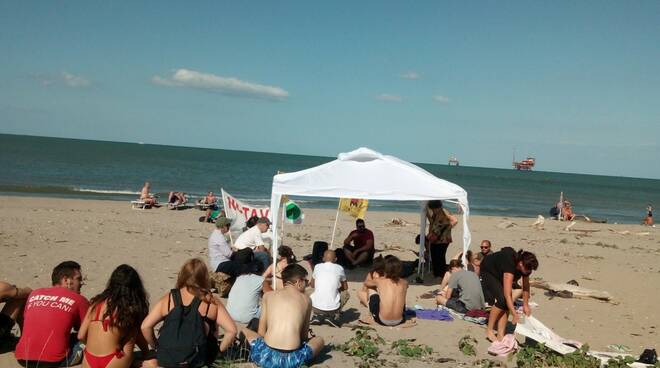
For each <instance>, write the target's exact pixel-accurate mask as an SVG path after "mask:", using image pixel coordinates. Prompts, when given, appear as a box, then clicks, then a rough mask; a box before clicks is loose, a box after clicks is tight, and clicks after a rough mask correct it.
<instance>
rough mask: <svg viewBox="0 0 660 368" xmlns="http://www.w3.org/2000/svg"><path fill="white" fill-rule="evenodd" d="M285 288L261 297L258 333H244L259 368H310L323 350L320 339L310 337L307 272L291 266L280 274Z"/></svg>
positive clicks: (301, 268)
mask: <svg viewBox="0 0 660 368" xmlns="http://www.w3.org/2000/svg"><path fill="white" fill-rule="evenodd" d="M282 280H283V281H284V288H282V289H278V290H276V291H274V292H271V293H268V294H264V297H263V299H262V302H261V318H260V319H259V329H258V331H257V332H254V331H252V330H250V329H247V328H246V329H244V330H243V333H244V334H245V338H246V339H247V341H248V343H249V344H250V350H251V351H250V358H251V360H252V362H253V363H255V364H256V365H257V366H259V367H265V368H270V367H282V368H289V367H300V366H303V365H310V363H311V362H312V360H314V358H315V357H316V356H318V354H319V353H320V352H321V350H322V349H323V344H324V342H323V339H322V338H320V337H313V338H311V339H309V338H308V336H309V322H310V316H311V314H312V302H311V300H310V299H309V297H308V296H307V295H305V288H306V287H307V283H308V281H307V271H305V269H304V268H303V267H302V266H300V265H298V264H290V265H288V266H286V268H285V269H284V270H283V271H282Z"/></svg>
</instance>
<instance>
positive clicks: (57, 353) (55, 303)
mask: <svg viewBox="0 0 660 368" xmlns="http://www.w3.org/2000/svg"><path fill="white" fill-rule="evenodd" d="M52 281H53V287H49V288H42V289H37V290H34V291H33V292H31V293H30V295H29V296H28V298H27V302H26V304H25V311H24V312H23V319H24V322H23V334H22V335H21V339H20V340H19V341H18V345H16V352H15V354H16V360H17V361H18V363H19V364H20V365H22V366H24V367H68V366H71V365H76V364H79V363H80V362H81V360H82V350H83V346H82V344H81V343H80V342H78V339H77V338H76V337H75V336H76V335H72V334H71V329H72V328H75V329H78V328H79V327H80V323H81V321H82V320H83V318H84V317H85V313H87V308H88V307H89V302H88V301H87V299H85V297H84V296H82V295H80V288H81V286H82V285H83V277H82V273H81V272H80V265H79V264H78V263H76V262H74V261H66V262H62V263H60V264H59V265H57V266H56V267H55V268H54V269H53V274H52Z"/></svg>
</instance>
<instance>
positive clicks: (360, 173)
mask: <svg viewBox="0 0 660 368" xmlns="http://www.w3.org/2000/svg"><path fill="white" fill-rule="evenodd" d="M283 195H291V196H305V197H331V198H360V199H376V200H389V201H421V212H420V234H421V236H422V239H421V241H420V247H419V254H420V256H419V259H420V263H421V260H422V259H423V258H424V257H423V256H424V251H425V249H424V241H423V239H424V235H425V234H426V201H429V200H437V199H440V200H448V201H451V202H454V203H457V204H458V205H459V206H460V208H461V210H462V212H463V255H464V256H463V262H464V264H465V253H466V251H467V249H468V248H469V246H470V239H471V236H470V230H469V228H468V222H467V221H468V216H469V215H470V208H469V206H468V199H467V192H466V191H465V190H464V189H463V188H461V187H460V186H458V185H456V184H454V183H451V182H449V181H446V180H442V179H439V178H437V177H435V176H434V175H432V174H431V173H429V172H428V171H426V170H424V169H422V168H420V167H418V166H415V165H413V164H411V163H409V162H406V161H403V160H401V159H398V158H396V157H394V156H388V155H383V154H381V153H379V152H376V151H373V150H370V149H368V148H364V147H362V148H358V149H356V150H354V151H351V152H347V153H340V154H339V155H338V156H337V159H336V160H334V161H331V162H328V163H326V164H323V165H319V166H316V167H312V168H309V169H306V170H301V171H297V172H292V173H286V174H279V175H275V176H274V177H273V190H272V194H271V199H270V208H271V211H270V217H271V219H270V220H271V222H272V230H273V244H272V247H271V251H272V252H273V259H277V247H278V243H279V241H278V238H279V237H278V234H277V232H278V226H277V225H278V222H279V221H280V219H279V216H278V215H277V214H278V212H279V208H280V205H281V200H282V196H283ZM420 268H421V264H420ZM274 287H275V280H273V288H274Z"/></svg>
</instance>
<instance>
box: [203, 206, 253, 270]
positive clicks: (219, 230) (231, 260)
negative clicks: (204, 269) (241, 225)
mask: <svg viewBox="0 0 660 368" xmlns="http://www.w3.org/2000/svg"><path fill="white" fill-rule="evenodd" d="M230 226H231V220H230V219H228V218H226V217H220V218H219V219H218V220H217V221H216V222H215V227H216V228H215V230H213V232H212V233H211V236H209V241H208V249H209V265H210V266H211V270H213V271H215V272H222V273H224V274H226V275H229V276H230V277H237V276H238V275H240V274H243V273H245V272H246V270H247V269H248V268H249V267H250V263H251V262H252V253H251V250H249V252H250V254H249V255H237V254H236V253H235V252H233V250H232V249H231V246H230V245H229V243H228V242H227V238H226V237H225V236H226V234H227V233H228V232H229V228H230Z"/></svg>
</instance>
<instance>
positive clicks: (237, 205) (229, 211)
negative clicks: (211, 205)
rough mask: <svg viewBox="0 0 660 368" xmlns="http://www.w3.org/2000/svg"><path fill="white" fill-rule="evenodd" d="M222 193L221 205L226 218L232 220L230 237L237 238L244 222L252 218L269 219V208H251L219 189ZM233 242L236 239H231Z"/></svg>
mask: <svg viewBox="0 0 660 368" xmlns="http://www.w3.org/2000/svg"><path fill="white" fill-rule="evenodd" d="M220 191H221V192H222V204H223V207H224V210H225V215H226V216H227V218H229V219H231V220H232V223H231V232H232V236H237V234H240V233H241V232H242V231H243V228H244V227H245V222H246V221H247V219H249V218H250V217H252V216H257V217H269V216H270V208H269V207H259V206H252V205H249V204H247V203H245V202H243V201H240V200H238V199H236V197H234V196H232V195H231V194H229V193H227V192H225V190H224V189H220ZM233 240H234V241H235V240H236V238H234V239H233Z"/></svg>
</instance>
